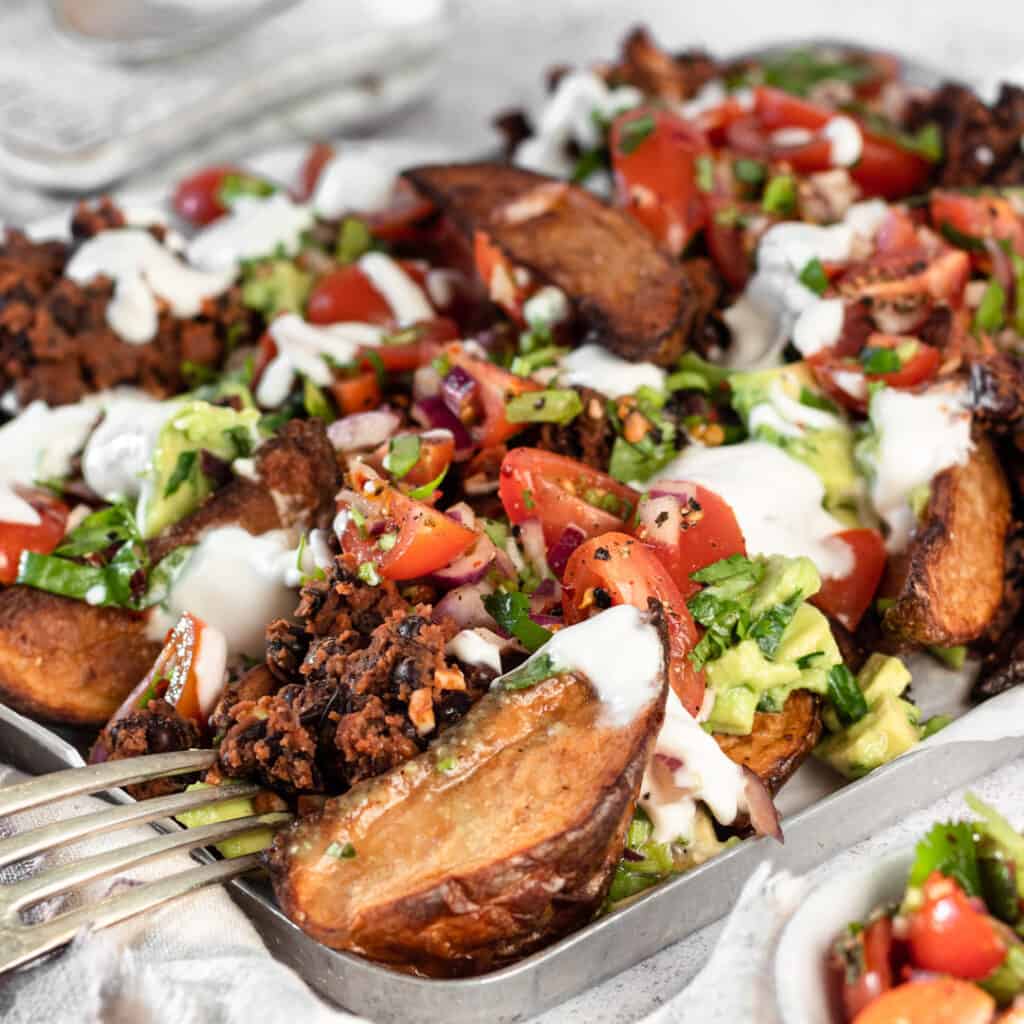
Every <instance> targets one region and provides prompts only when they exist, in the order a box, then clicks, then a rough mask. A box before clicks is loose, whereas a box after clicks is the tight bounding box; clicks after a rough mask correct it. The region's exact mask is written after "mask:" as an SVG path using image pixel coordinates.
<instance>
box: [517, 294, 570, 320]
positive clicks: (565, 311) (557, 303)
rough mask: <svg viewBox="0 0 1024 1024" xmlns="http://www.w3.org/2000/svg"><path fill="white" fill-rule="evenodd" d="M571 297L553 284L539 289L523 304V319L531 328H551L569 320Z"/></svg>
mask: <svg viewBox="0 0 1024 1024" xmlns="http://www.w3.org/2000/svg"><path fill="white" fill-rule="evenodd" d="M570 312H571V307H570V305H569V297H568V296H567V295H566V294H565V292H563V291H562V289H561V288H556V287H555V285H553V284H548V285H545V286H544V287H543V288H539V289H538V290H537V291H536V292H535V293H534V294H533V295H531V296H530V297H529V298H528V299H527V300H526V302H524V303H523V317H524V318H525V319H526V322H527V323H528V324H529V325H530V326H531V327H534V328H536V327H551V326H553V325H554V324H560V323H562V322H563V321H565V320H568V319H569V313H570Z"/></svg>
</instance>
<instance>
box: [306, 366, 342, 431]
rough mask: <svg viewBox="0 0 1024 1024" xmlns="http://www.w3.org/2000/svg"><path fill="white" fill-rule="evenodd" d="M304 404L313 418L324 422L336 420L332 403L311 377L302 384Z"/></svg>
mask: <svg viewBox="0 0 1024 1024" xmlns="http://www.w3.org/2000/svg"><path fill="white" fill-rule="evenodd" d="M302 406H303V408H304V409H305V410H306V412H307V413H308V415H309V416H311V417H312V418H313V419H317V420H323V421H324V423H333V422H334V419H335V416H334V410H333V409H332V408H331V403H330V402H329V401H328V400H327V396H326V395H325V394H324V393H323V391H322V390H321V389H320V388H319V387H317V385H316V384H314V383H313V381H312V380H310V378H309V377H307V378H306V379H305V382H304V383H303V385H302Z"/></svg>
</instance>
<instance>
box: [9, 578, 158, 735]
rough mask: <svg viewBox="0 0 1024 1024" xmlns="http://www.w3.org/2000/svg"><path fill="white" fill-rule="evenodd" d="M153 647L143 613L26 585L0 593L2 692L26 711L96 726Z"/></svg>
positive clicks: (143, 667) (143, 668)
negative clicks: (94, 603)
mask: <svg viewBox="0 0 1024 1024" xmlns="http://www.w3.org/2000/svg"><path fill="white" fill-rule="evenodd" d="M159 651H160V644H158V643H153V641H151V640H149V639H147V637H146V617H145V616H144V615H141V614H138V613H136V612H129V611H122V610H121V609H119V608H98V607H94V606H93V605H90V604H86V603H85V602H84V601H74V600H72V599H70V598H67V597H59V596H58V595H56V594H48V593H46V591H43V590H33V589H32V588H31V587H18V586H15V587H7V588H6V589H4V590H0V697H2V699H3V700H4V702H5V703H7V704H10V705H11V707H13V708H16V709H17V710H19V711H23V712H25V713H26V714H29V715H33V716H35V717H39V718H46V719H51V720H53V721H57V722H66V723H68V724H71V725H102V724H103V723H104V722H106V720H107V719H108V718H109V717H110V716H111V715H112V714H113V713H114V712H115V711H116V710H117V708H118V706H119V705H120V704H121V701H123V700H124V698H125V697H127V696H128V694H129V693H130V692H131V689H132V687H133V686H135V684H136V683H138V681H139V680H140V679H141V678H142V677H143V676H144V675H145V674H146V672H147V671H148V670H149V667H150V666H151V665H152V664H153V660H154V658H156V656H157V654H158V653H159Z"/></svg>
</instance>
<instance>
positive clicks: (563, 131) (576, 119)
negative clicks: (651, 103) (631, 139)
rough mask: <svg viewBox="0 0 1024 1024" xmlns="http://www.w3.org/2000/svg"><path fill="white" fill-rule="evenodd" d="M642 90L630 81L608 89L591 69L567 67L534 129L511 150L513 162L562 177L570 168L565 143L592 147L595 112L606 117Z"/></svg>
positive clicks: (637, 99) (634, 102)
mask: <svg viewBox="0 0 1024 1024" xmlns="http://www.w3.org/2000/svg"><path fill="white" fill-rule="evenodd" d="M643 98H644V97H643V94H642V93H641V92H640V91H639V90H638V89H634V88H633V87H632V86H630V85H620V86H617V87H616V88H614V89H609V88H608V85H607V83H606V82H605V81H604V79H603V78H601V77H600V76H599V75H595V74H594V73H593V72H592V71H570V72H569V73H568V74H565V75H563V76H562V78H561V79H560V80H559V82H558V85H557V86H556V88H555V91H554V92H553V93H552V94H551V97H550V98H549V99H548V102H547V105H546V106H545V107H544V110H543V111H542V112H541V115H540V118H539V120H538V122H537V133H536V135H533V136H531V137H530V138H529V139H527V140H526V141H525V142H523V143H522V144H521V145H520V146H519V148H518V149H517V150H516V152H515V156H514V160H515V163H516V164H518V165H519V166H520V167H525V168H527V169H528V170H531V171H537V172H539V173H540V174H550V175H552V176H554V177H559V178H564V177H566V176H567V175H568V174H569V173H570V172H571V171H572V168H573V163H574V161H573V159H572V158H571V157H570V156H569V155H568V154H567V152H566V145H567V143H569V142H575V143H576V145H577V146H579V147H580V149H583V150H588V149H593V148H594V147H595V146H597V145H599V144H600V142H601V138H600V132H599V130H598V127H597V125H596V124H595V115H598V116H599V117H600V118H602V119H604V120H606V121H610V120H612V119H614V117H615V116H616V115H617V114H621V113H622V112H623V111H624V110H629V109H631V108H632V107H635V106H638V105H639V104H640V103H642V102H643Z"/></svg>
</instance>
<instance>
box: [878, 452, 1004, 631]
mask: <svg viewBox="0 0 1024 1024" xmlns="http://www.w3.org/2000/svg"><path fill="white" fill-rule="evenodd" d="M1009 525H1010V492H1009V488H1008V486H1007V483H1006V476H1005V475H1004V473H1003V470H1002V467H1001V466H1000V464H999V460H998V459H997V457H996V453H995V450H994V449H993V447H992V445H991V443H990V442H989V441H988V440H987V439H986V438H979V439H978V441H977V444H976V446H975V449H974V451H973V453H972V454H971V457H970V458H969V459H968V460H967V462H966V463H965V464H964V465H962V466H953V467H952V468H951V469H947V470H946V471H945V472H944V473H940V474H939V476H937V477H936V478H935V480H934V482H933V484H932V493H931V500H930V501H929V503H928V508H927V509H926V511H925V514H924V517H923V519H922V522H921V525H920V526H919V527H918V530H917V532H916V533H915V535H914V537H913V539H912V540H911V543H910V546H909V547H908V549H907V551H906V552H904V553H903V554H901V555H899V556H898V557H896V558H893V559H890V562H889V568H888V570H887V573H886V579H885V583H884V585H883V587H882V594H883V596H885V597H888V598H889V599H890V600H892V601H893V603H892V604H891V605H890V606H889V607H888V608H887V609H886V611H885V614H884V616H883V618H882V624H883V626H884V627H885V629H886V630H887V631H888V632H889V633H891V634H893V635H894V636H895V637H896V638H897V639H899V640H900V641H903V642H905V643H912V644H920V645H927V646H938V647H951V646H954V645H956V644H963V643H968V642H970V641H971V640H974V639H976V638H977V637H978V636H980V635H981V634H982V633H983V632H984V630H985V628H986V627H987V626H988V624H989V622H991V621H992V619H993V617H994V616H995V615H996V613H997V611H998V610H999V604H1000V601H1001V600H1002V596H1003V566H1004V551H1005V543H1006V533H1007V530H1008V529H1009Z"/></svg>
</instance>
